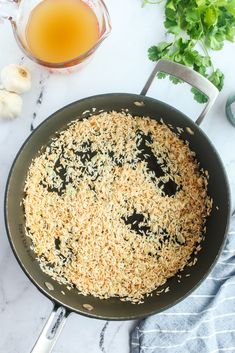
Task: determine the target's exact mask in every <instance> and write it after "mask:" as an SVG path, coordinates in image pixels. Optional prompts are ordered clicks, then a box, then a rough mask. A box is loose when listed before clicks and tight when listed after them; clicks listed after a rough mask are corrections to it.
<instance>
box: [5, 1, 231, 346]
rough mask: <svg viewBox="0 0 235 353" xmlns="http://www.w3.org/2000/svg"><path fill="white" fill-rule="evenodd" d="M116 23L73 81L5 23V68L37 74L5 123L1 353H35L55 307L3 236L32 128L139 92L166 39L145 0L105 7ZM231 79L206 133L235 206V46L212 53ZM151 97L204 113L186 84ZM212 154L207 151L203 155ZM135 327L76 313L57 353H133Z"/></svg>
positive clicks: (157, 12)
mask: <svg viewBox="0 0 235 353" xmlns="http://www.w3.org/2000/svg"><path fill="white" fill-rule="evenodd" d="M106 2H107V5H108V7H109V10H110V13H111V18H112V22H113V32H112V35H111V36H110V37H109V39H108V40H106V41H105V42H104V43H103V45H102V46H101V47H100V49H99V50H98V52H97V54H96V56H95V57H94V59H93V60H92V62H91V63H90V64H89V65H88V66H87V67H86V68H84V69H83V70H82V71H81V72H78V73H75V74H72V75H67V76H65V75H60V74H49V73H48V72H47V71H46V70H45V69H43V68H41V67H38V66H36V65H35V64H34V63H32V62H30V61H29V60H28V59H27V58H25V57H24V56H23V54H22V53H21V52H20V50H19V49H18V47H17V45H16V43H15V40H14V38H13V34H12V32H11V28H10V25H9V24H8V23H0V68H1V67H3V66H4V65H6V64H9V63H17V62H18V63H19V62H21V63H22V62H23V63H24V64H25V65H26V66H27V67H28V68H29V69H30V70H31V72H32V76H33V88H32V90H31V91H30V92H29V93H27V94H25V95H24V107H23V112H22V115H21V116H20V117H19V118H18V119H16V120H15V121H12V122H0V142H1V144H0V166H1V168H0V171H1V172H0V173H1V174H0V198H1V200H0V207H1V213H0V222H1V228H0V229H1V236H0V352H1V353H3V352H4V353H27V352H30V348H31V347H32V345H33V343H34V341H35V339H36V337H37V336H38V334H39V332H40V330H41V329H42V327H43V325H44V323H45V321H46V318H47V317H48V315H49V312H50V310H51V308H52V303H51V302H50V301H49V300H48V299H47V298H45V297H44V296H43V295H42V294H41V293H39V292H38V290H37V289H36V288H35V287H34V286H33V285H32V284H31V283H30V281H29V280H28V278H27V277H26V276H25V274H24V273H23V272H22V271H21V269H20V268H19V266H18V264H17V262H16V260H15V258H14V256H13V254H12V251H11V249H10V246H9V244H8V240H7V237H6V233H5V228H4V219H3V197H4V189H5V183H6V178H7V175H8V172H9V168H10V166H11V164H12V161H13V159H14V156H15V154H16V152H17V151H18V149H19V147H20V146H21V144H22V143H23V142H24V140H25V138H26V137H27V136H28V135H29V134H30V131H31V129H32V128H34V127H36V126H37V125H38V124H39V123H40V122H42V121H43V120H44V119H45V118H46V117H48V116H49V115H50V114H51V113H52V112H54V111H55V110H57V109H59V108H61V107H62V106H64V105H66V104H68V103H70V102H72V101H74V100H77V99H79V98H82V97H86V96H90V95H93V94H99V93H105V92H133V93H138V92H140V90H141V88H142V86H143V84H144V83H145V80H146V78H147V76H148V74H149V73H150V71H151V69H152V67H153V63H151V62H150V61H149V60H148V59H147V55H146V51H147V48H148V47H149V46H150V45H152V44H154V43H155V42H157V41H159V40H162V38H163V37H164V29H163V26H162V19H163V15H162V8H161V6H159V7H157V6H155V7H151V6H149V7H146V8H144V9H142V8H141V2H140V0H128V1H127V0H119V1H116V0H107V1H106ZM213 57H214V59H215V62H216V64H218V66H219V67H220V68H221V69H222V71H224V72H225V87H224V90H223V91H222V92H221V94H220V96H219V98H218V100H217V101H216V103H215V105H214V107H213V109H212V110H211V112H210V113H209V115H208V117H207V118H206V120H205V122H204V123H203V125H202V127H203V129H204V130H205V132H206V133H207V134H208V136H209V137H210V139H211V140H212V142H213V144H214V145H215V147H216V148H217V150H218V152H219V154H220V156H221V158H222V160H223V162H224V165H225V167H226V170H227V173H228V176H229V180H230V185H231V191H232V198H233V208H234V206H235V152H234V151H235V128H234V127H232V126H231V125H230V124H229V123H228V122H227V120H226V117H225V114H224V105H225V100H226V97H227V96H228V94H229V93H230V92H231V91H234V90H235V83H234V77H235V65H234V59H235V45H234V44H233V45H232V44H228V45H226V47H225V49H224V51H223V53H222V54H221V52H218V53H214V54H213ZM149 95H151V96H154V97H157V98H159V99H162V100H164V101H167V102H170V103H171V104H172V105H174V106H176V107H177V108H178V109H181V110H182V111H184V112H185V113H186V114H188V115H189V116H191V117H192V118H193V119H195V118H196V116H197V114H198V113H199V112H200V109H201V108H202V107H201V106H200V105H198V104H196V103H195V102H193V100H192V97H191V94H190V92H189V89H188V87H187V86H186V85H181V86H172V85H170V84H169V83H168V82H167V81H161V82H155V84H154V87H153V88H152V89H151V91H150V92H149ZM205 153H206V151H205ZM134 325H135V323H134V322H105V321H99V320H92V319H87V318H84V317H79V316H78V315H75V314H72V315H71V316H70V317H69V319H68V321H67V323H66V326H65V328H64V331H63V333H62V335H61V337H60V338H59V341H58V343H57V344H56V346H55V348H54V350H53V352H54V353H84V352H89V353H98V352H103V353H111V352H112V353H127V352H129V333H130V331H131V330H132V328H133V326H134Z"/></svg>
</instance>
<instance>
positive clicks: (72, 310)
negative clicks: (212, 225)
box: [4, 92, 231, 321]
mask: <svg viewBox="0 0 235 353" xmlns="http://www.w3.org/2000/svg"><path fill="white" fill-rule="evenodd" d="M121 95H124V96H130V97H133V98H134V99H142V100H146V99H147V100H150V101H155V102H157V103H160V104H161V105H163V106H165V107H166V108H167V109H172V110H174V111H176V112H177V113H180V114H181V115H182V117H184V119H185V121H188V122H189V123H190V124H193V125H194V127H195V128H196V129H198V130H199V131H200V133H201V134H202V135H203V136H204V138H205V139H206V141H207V143H208V144H209V145H210V147H211V149H212V151H213V153H214V154H215V155H216V157H217V160H218V162H219V164H220V167H221V170H222V172H223V175H224V180H225V185H224V190H225V192H226V196H227V200H228V202H227V205H226V206H225V207H226V209H227V223H226V227H225V231H224V234H223V240H222V242H221V245H220V249H219V251H218V253H217V255H216V257H215V258H214V261H213V262H212V263H211V265H210V267H209V268H208V270H207V271H206V272H205V273H204V275H203V276H202V277H201V279H200V280H199V281H198V282H197V283H196V284H195V285H194V286H193V287H192V288H191V289H190V290H189V291H188V292H187V293H185V295H183V296H181V297H180V298H178V299H176V300H174V301H173V302H172V303H170V304H168V305H166V306H164V307H163V308H161V309H157V310H150V311H147V310H146V314H144V315H143V314H139V315H138V314H136V315H128V316H111V317H110V316H105V315H104V316H103V315H97V314H92V313H91V312H89V313H88V312H86V311H83V310H80V309H75V308H74V307H70V306H69V305H67V304H64V303H63V302H62V301H60V300H58V299H56V298H54V297H53V294H50V293H48V292H47V291H46V289H44V288H43V287H41V286H40V285H39V284H38V282H37V281H36V280H35V279H34V278H33V277H32V275H31V274H30V271H28V270H27V269H26V267H25V266H24V264H23V262H22V261H21V260H20V257H19V255H18V253H17V250H16V248H15V245H14V242H13V240H12V238H11V235H10V228H9V222H8V216H7V208H8V207H7V205H8V191H9V186H10V182H11V176H12V173H13V170H14V167H15V164H16V162H17V160H18V158H19V156H20V155H21V153H22V151H23V149H24V147H25V146H26V145H27V143H28V141H29V140H31V139H32V138H33V136H34V134H35V133H37V131H38V130H39V129H40V128H41V126H43V125H44V124H45V123H46V122H47V121H49V120H50V119H53V117H55V116H56V115H57V114H58V113H60V112H62V111H64V110H67V109H68V108H69V107H72V106H74V105H76V104H79V103H82V102H84V101H86V100H91V99H96V98H102V97H111V96H121ZM94 114H95V112H94ZM230 219H231V191H230V186H229V182H228V177H227V173H226V170H225V168H224V165H223V162H222V160H221V157H220V155H219V153H218V152H217V150H216V149H215V147H214V145H213V144H212V142H211V141H210V139H209V137H208V136H207V135H206V133H205V132H204V131H203V130H202V129H201V127H200V126H198V125H197V124H196V123H195V122H194V121H193V120H192V119H190V118H189V117H188V116H187V115H185V114H184V113H183V112H181V111H180V110H178V109H176V108H174V107H172V106H171V105H169V104H167V103H165V102H162V101H160V100H157V99H155V98H152V97H148V96H144V95H140V94H134V93H120V92H118V93H105V94H98V95H94V96H89V97H85V98H82V99H79V100H76V101H74V102H72V103H70V104H68V105H65V106H63V107H62V108H60V109H58V110H57V111H55V112H54V113H52V114H51V115H49V116H48V117H47V118H46V119H45V120H43V121H42V122H41V123H40V124H39V125H38V126H37V127H36V128H35V129H34V130H33V132H32V133H31V134H30V135H29V136H28V137H27V138H26V139H25V141H24V142H23V144H22V145H21V147H20V148H19V150H18V152H17V153H16V156H15V158H14V160H13V162H12V165H11V168H10V170H9V174H8V177H7V182H6V187H5V193H4V221H5V229H6V233H7V237H8V240H9V243H10V246H11V249H12V251H13V254H14V256H15V258H16V260H17V262H18V264H19V265H20V267H21V269H22V270H23V272H24V273H25V274H26V276H27V277H28V278H29V280H30V281H31V282H32V283H33V285H34V286H35V287H36V288H37V289H38V290H39V291H40V292H41V293H42V294H43V295H45V296H46V297H47V298H48V299H49V300H50V301H52V302H53V303H54V304H55V305H59V306H63V307H64V308H66V309H67V310H68V312H69V314H70V313H77V314H81V315H83V316H86V317H89V318H96V319H101V320H111V321H119V320H122V321H126V320H134V319H140V318H144V317H147V316H151V315H154V314H158V313H160V312H162V311H165V310H167V309H169V308H171V307H173V306H174V305H176V304H178V303H179V302H181V301H182V300H184V299H185V298H186V297H188V296H189V295H190V294H191V293H192V292H193V291H194V290H195V289H197V288H198V287H199V286H200V285H201V283H202V282H203V281H204V280H205V279H206V277H207V276H208V275H209V273H210V272H211V271H212V269H213V268H214V266H215V265H216V263H217V261H218V258H219V256H220V254H221V252H222V250H223V247H224V244H225V240H226V238H227V233H228V229H229V225H230Z"/></svg>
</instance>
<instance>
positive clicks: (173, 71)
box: [140, 60, 219, 125]
mask: <svg viewBox="0 0 235 353" xmlns="http://www.w3.org/2000/svg"><path fill="white" fill-rule="evenodd" d="M158 72H164V73H166V74H169V75H172V76H175V77H177V78H179V79H180V80H182V81H184V82H187V83H188V84H190V85H191V86H193V87H195V88H197V89H198V90H199V91H201V92H202V93H204V94H205V95H206V96H207V97H208V101H207V103H206V105H205V107H204V109H203V111H202V112H201V114H200V115H199V117H198V118H197V120H196V122H195V123H196V124H197V125H200V124H201V122H202V120H203V119H204V117H205V116H206V114H207V113H208V111H209V110H210V109H211V107H212V105H213V104H214V102H215V100H216V98H217V96H218V94H219V91H218V89H217V88H216V87H215V86H214V85H213V84H212V83H211V82H210V81H209V80H207V78H205V77H203V76H202V75H200V74H199V73H198V72H196V71H194V70H192V69H190V68H188V67H187V66H184V65H181V64H177V63H175V62H173V61H169V60H159V61H158V62H157V64H156V66H155V68H154V70H153V72H152V73H151V75H150V76H149V78H148V80H147V82H146V84H145V86H144V88H143V89H142V91H141V93H140V94H141V95H143V96H145V95H146V93H147V92H148V90H149V88H150V86H151V84H152V82H153V80H154V78H155V76H156V74H157V73H158Z"/></svg>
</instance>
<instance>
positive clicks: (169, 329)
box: [131, 215, 235, 353]
mask: <svg viewBox="0 0 235 353" xmlns="http://www.w3.org/2000/svg"><path fill="white" fill-rule="evenodd" d="M217 352H219V353H220V352H221V353H224V352H228V353H235V215H233V217H232V221H231V226H230V231H229V234H228V237H227V241H226V245H225V247H224V250H223V252H222V254H221V256H220V258H219V261H218V263H217V265H216V266H215V268H214V269H213V271H212V272H211V273H210V274H209V276H208V277H207V279H206V280H205V281H204V282H203V283H202V284H201V285H200V287H199V288H198V289H197V290H195V291H194V292H193V293H192V294H191V295H190V296H189V297H187V298H186V299H185V300H183V301H182V302H181V303H179V304H177V305H176V306H174V307H173V308H171V309H168V310H166V311H164V312H163V313H160V314H157V315H154V316H151V317H148V318H146V319H144V320H143V321H141V322H140V323H139V325H138V326H137V327H136V328H135V329H134V331H133V333H132V335H131V353H217Z"/></svg>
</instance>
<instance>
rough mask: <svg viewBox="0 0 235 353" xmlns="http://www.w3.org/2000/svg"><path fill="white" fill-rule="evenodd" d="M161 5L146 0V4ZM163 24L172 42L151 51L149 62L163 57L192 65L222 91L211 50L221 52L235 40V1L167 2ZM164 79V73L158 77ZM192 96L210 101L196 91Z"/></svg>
mask: <svg viewBox="0 0 235 353" xmlns="http://www.w3.org/2000/svg"><path fill="white" fill-rule="evenodd" d="M160 2H161V1H155V0H144V2H143V4H158V3H160ZM164 25H165V28H166V30H167V33H170V34H171V37H172V40H171V41H169V42H160V43H158V45H154V46H152V47H151V48H149V50H148V55H149V59H150V60H152V61H157V60H159V59H161V58H164V59H168V60H173V61H175V62H177V63H180V64H183V65H186V66H189V67H191V68H193V69H194V70H195V71H197V72H199V73H200V74H202V75H203V76H205V77H207V78H208V79H209V80H210V81H211V82H212V83H213V84H214V85H215V86H216V87H217V88H218V89H219V90H221V89H222V88H223V84H224V75H223V73H222V72H221V71H220V70H219V69H215V68H214V65H213V62H212V59H211V57H210V55H209V51H208V50H210V49H212V50H220V49H222V48H223V45H224V42H225V41H226V40H228V41H231V42H232V41H233V40H234V37H235V0H167V1H166V4H165V21H164ZM165 77H166V75H165V74H163V73H159V74H158V78H165ZM170 80H171V81H172V82H173V83H175V84H176V83H179V82H180V80H178V79H176V78H175V77H170ZM192 93H193V94H194V98H195V100H196V101H197V102H199V103H205V102H206V101H207V97H206V96H205V95H203V94H202V93H201V92H199V91H198V90H196V89H195V88H192Z"/></svg>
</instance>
